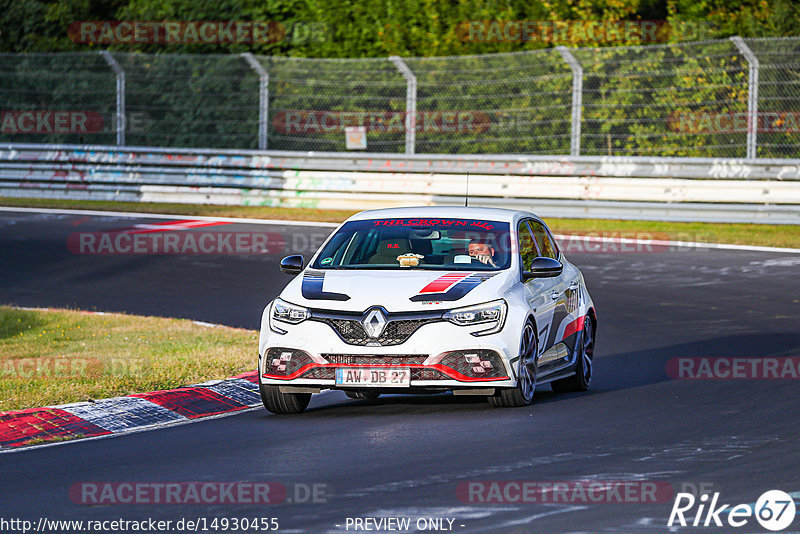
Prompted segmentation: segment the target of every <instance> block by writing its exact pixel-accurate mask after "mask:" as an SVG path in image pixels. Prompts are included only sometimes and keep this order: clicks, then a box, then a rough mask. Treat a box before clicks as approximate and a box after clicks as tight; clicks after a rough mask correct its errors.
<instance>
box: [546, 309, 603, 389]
mask: <svg viewBox="0 0 800 534" xmlns="http://www.w3.org/2000/svg"><path fill="white" fill-rule="evenodd" d="M594 332H595V327H594V322H593V321H592V318H591V316H588V315H587V316H586V320H585V321H584V322H583V330H581V334H580V336H579V338H578V343H579V346H578V359H577V362H575V374H574V375H573V376H570V377H569V378H562V379H561V380H556V381H554V382H551V383H550V387H552V388H553V391H555V392H556V393H570V392H574V391H586V390H587V389H589V386H591V384H592V372H593V367H594Z"/></svg>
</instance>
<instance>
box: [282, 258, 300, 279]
mask: <svg viewBox="0 0 800 534" xmlns="http://www.w3.org/2000/svg"><path fill="white" fill-rule="evenodd" d="M302 270H303V256H301V255H300V254H295V255H294V256H286V257H285V258H283V259H282V260H281V271H283V272H284V273H286V274H298V273H299V272H300V271H302Z"/></svg>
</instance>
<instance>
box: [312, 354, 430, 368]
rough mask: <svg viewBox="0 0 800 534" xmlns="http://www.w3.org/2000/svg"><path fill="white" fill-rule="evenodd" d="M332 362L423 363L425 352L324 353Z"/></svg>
mask: <svg viewBox="0 0 800 534" xmlns="http://www.w3.org/2000/svg"><path fill="white" fill-rule="evenodd" d="M322 357H323V358H325V360H327V361H328V362H330V363H334V364H344V365H397V366H403V365H422V363H423V362H425V360H427V359H428V356H427V355H425V354H386V355H384V354H322Z"/></svg>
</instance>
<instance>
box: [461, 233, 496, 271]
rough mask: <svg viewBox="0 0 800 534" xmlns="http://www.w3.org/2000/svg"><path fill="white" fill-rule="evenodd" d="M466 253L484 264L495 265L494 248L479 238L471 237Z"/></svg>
mask: <svg viewBox="0 0 800 534" xmlns="http://www.w3.org/2000/svg"><path fill="white" fill-rule="evenodd" d="M467 253H468V254H469V255H470V257H471V258H475V259H476V260H478V261H479V262H481V263H483V264H485V265H491V266H492V267H497V264H496V263H495V262H494V248H492V246H491V245H489V243H486V242H484V241H481V240H480V239H473V240H472V241H470V243H469V246H468V247H467Z"/></svg>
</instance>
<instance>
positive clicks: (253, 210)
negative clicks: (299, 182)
mask: <svg viewBox="0 0 800 534" xmlns="http://www.w3.org/2000/svg"><path fill="white" fill-rule="evenodd" d="M0 206H18V207H32V208H33V207H36V208H67V209H70V208H71V209H90V210H106V211H134V212H140V213H170V214H175V215H188V216H192V215H205V216H212V217H248V218H254V219H278V220H303V221H317V222H341V221H343V220H345V219H346V218H347V217H349V216H350V215H352V214H353V213H356V212H355V211H350V210H320V209H312V208H272V207H266V206H218V205H199V204H161V203H155V202H142V203H140V202H105V201H94V200H51V199H21V198H3V197H0ZM547 222H548V224H549V225H550V227H551V228H552V229H553V231H554V232H556V233H558V234H566V233H576V234H587V233H602V234H603V235H607V236H611V237H641V238H647V237H650V238H654V239H664V240H671V241H699V242H702V243H731V244H736V245H755V246H764V247H788V248H800V226H799V225H778V224H722V223H682V222H659V221H624V220H612V219H555V218H548V219H547Z"/></svg>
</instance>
